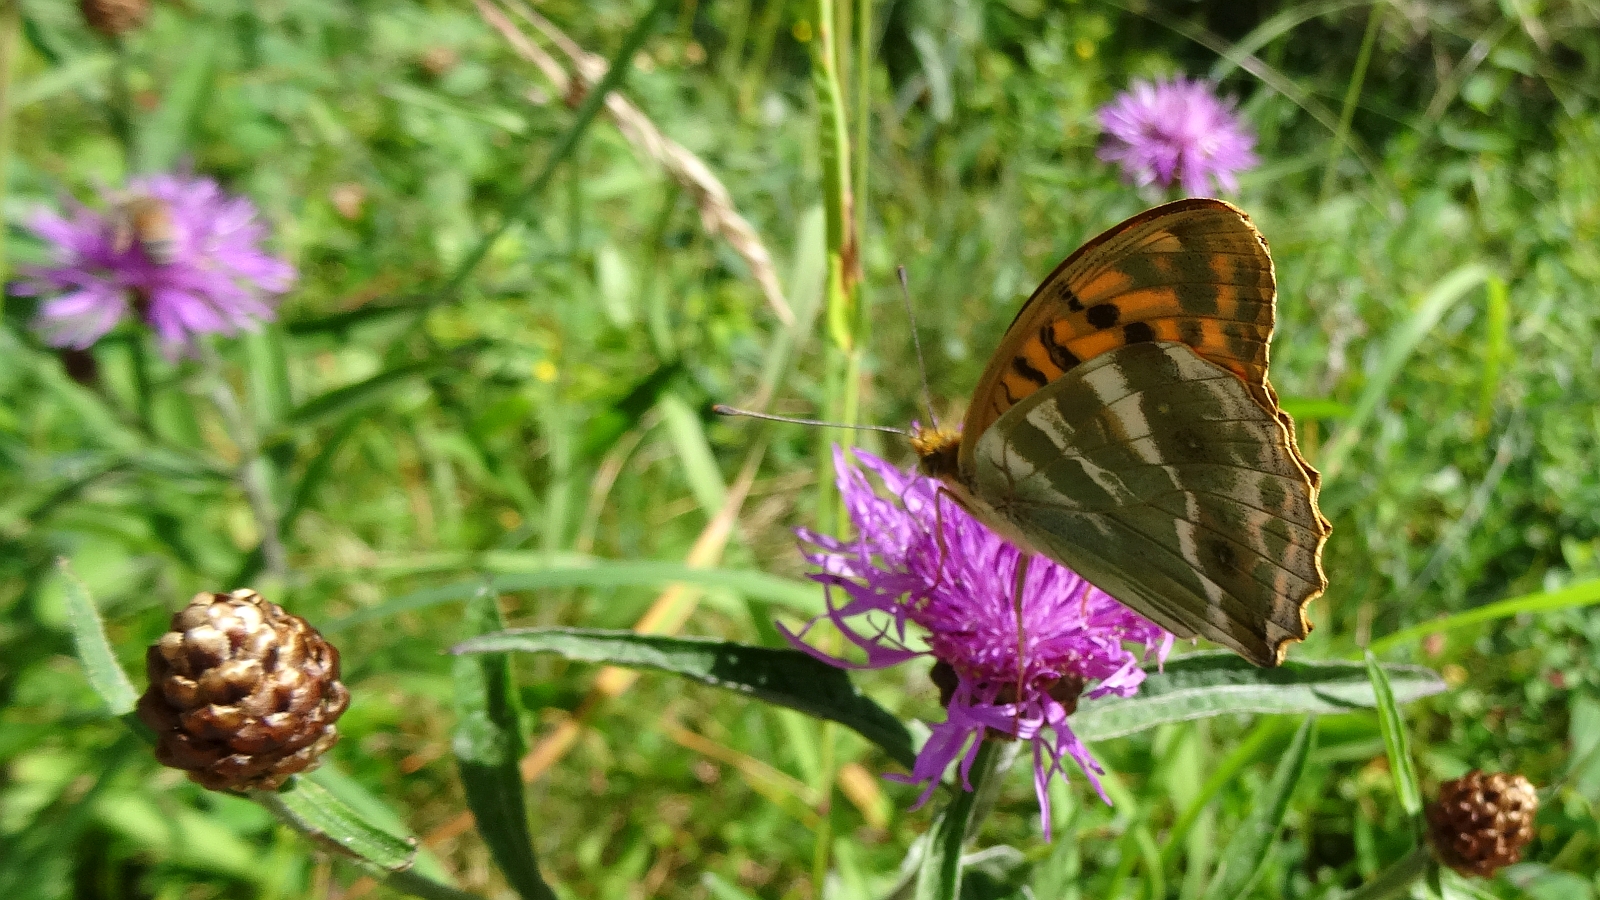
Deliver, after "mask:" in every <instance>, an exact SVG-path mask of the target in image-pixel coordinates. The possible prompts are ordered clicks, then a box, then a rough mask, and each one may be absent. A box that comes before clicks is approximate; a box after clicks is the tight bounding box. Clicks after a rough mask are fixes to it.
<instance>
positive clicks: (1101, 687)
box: [785, 448, 1173, 837]
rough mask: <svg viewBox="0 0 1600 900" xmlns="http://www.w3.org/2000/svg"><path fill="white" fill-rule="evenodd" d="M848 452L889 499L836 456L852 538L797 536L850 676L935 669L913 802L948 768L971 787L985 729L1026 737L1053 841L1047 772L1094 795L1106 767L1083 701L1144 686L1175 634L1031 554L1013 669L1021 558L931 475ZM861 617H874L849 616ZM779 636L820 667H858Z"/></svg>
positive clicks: (914, 775)
mask: <svg viewBox="0 0 1600 900" xmlns="http://www.w3.org/2000/svg"><path fill="white" fill-rule="evenodd" d="M855 455H856V457H857V459H859V460H860V463H861V467H862V468H864V469H865V470H867V472H871V473H872V474H873V475H875V476H877V479H878V480H879V481H881V482H882V484H883V488H884V491H885V493H886V495H887V496H888V497H890V498H893V499H885V498H884V497H881V496H879V495H878V493H877V492H875V491H874V490H873V486H872V483H871V482H870V481H869V479H868V477H867V474H866V472H863V471H862V468H857V467H855V466H852V465H850V463H849V462H848V461H847V460H846V459H845V455H844V451H842V450H839V449H837V448H835V450H834V466H835V469H836V470H837V472H838V478H839V482H838V483H839V493H840V495H841V496H842V497H843V498H844V502H845V506H846V508H847V509H848V510H849V513H850V520H851V521H852V522H853V523H854V524H855V527H856V531H857V533H858V536H857V537H855V538H853V539H851V540H848V541H841V540H837V539H834V538H830V537H827V536H826V535H820V534H816V533H814V532H811V531H807V530H804V529H802V530H801V531H800V539H801V541H802V544H803V546H804V552H805V557H806V559H807V560H808V561H810V562H811V563H813V564H814V565H816V566H818V567H819V568H820V569H821V572H819V573H817V574H814V575H812V576H811V578H812V579H813V580H815V581H819V582H821V583H822V584H825V585H827V586H828V587H829V603H828V612H827V613H826V618H827V619H829V620H830V621H832V622H833V624H834V625H836V626H838V628H839V630H840V631H841V632H843V633H844V636H845V637H846V639H848V640H849V641H850V642H851V643H853V644H855V645H856V646H858V647H860V648H861V649H862V650H863V651H865V653H866V662H865V663H864V664H862V665H861V666H859V667H864V668H879V667H882V666H887V665H892V664H894V663H897V662H901V661H904V660H907V659H911V658H913V657H916V656H923V655H928V656H932V657H933V658H934V660H935V661H936V662H935V665H934V673H933V678H934V681H935V683H936V684H938V685H939V687H940V689H941V693H942V701H943V702H944V704H945V709H946V712H947V717H946V719H945V721H944V722H941V723H939V724H937V725H935V726H933V733H932V735H931V736H930V737H929V738H928V742H927V743H926V744H925V745H923V748H922V751H921V753H919V754H918V756H917V760H916V765H915V767H914V768H913V769H912V772H911V776H910V777H909V778H908V779H906V780H908V781H911V782H926V783H927V789H926V790H925V791H924V792H923V794H922V797H921V799H920V800H919V801H918V803H919V804H920V803H922V802H924V801H926V800H927V799H928V797H929V796H930V795H932V793H933V789H934V787H935V786H936V785H937V784H938V781H939V778H940V776H942V775H943V774H944V771H945V769H947V768H948V767H949V765H950V763H951V762H953V761H955V760H957V759H960V760H961V775H962V780H963V782H964V783H965V782H966V778H967V773H968V771H969V770H970V768H971V767H972V763H973V761H974V759H976V757H977V752H978V745H979V743H980V741H981V739H982V738H983V736H984V734H985V732H986V731H987V732H993V733H995V734H996V735H1004V736H1009V737H1015V738H1017V739H1019V740H1024V741H1028V742H1030V743H1031V744H1032V746H1033V761H1034V789H1035V791H1036V792H1037V793H1038V796H1039V806H1040V815H1041V817H1042V819H1043V822H1044V828H1045V835H1046V837H1048V836H1049V829H1050V815H1049V810H1050V807H1049V797H1048V794H1047V793H1046V789H1047V787H1048V785H1049V781H1050V778H1051V776H1052V775H1054V774H1055V773H1057V772H1060V773H1061V774H1062V775H1065V774H1066V769H1065V768H1064V766H1063V762H1064V760H1065V759H1066V758H1067V757H1071V758H1072V759H1073V760H1076V761H1077V763H1078V766H1079V767H1080V768H1082V769H1083V771H1084V774H1085V775H1087V776H1088V778H1089V780H1090V782H1091V783H1092V784H1094V786H1095V789H1096V790H1097V791H1099V790H1100V783H1099V780H1098V779H1097V778H1096V777H1095V775H1096V774H1097V773H1099V772H1101V771H1103V770H1101V769H1100V767H1099V765H1098V764H1096V763H1095V761H1094V759H1093V758H1092V757H1090V755H1089V751H1088V749H1087V748H1086V747H1084V745H1083V742H1081V741H1079V740H1078V738H1077V736H1076V735H1074V734H1073V733H1072V728H1071V726H1070V725H1069V724H1068V722H1067V716H1069V715H1070V714H1071V713H1072V712H1073V710H1074V709H1076V708H1077V701H1078V698H1079V696H1080V695H1081V696H1083V697H1087V698H1091V699H1092V698H1095V697H1103V696H1106V695H1108V694H1115V695H1117V696H1121V697H1127V696H1131V695H1132V694H1134V693H1135V692H1136V691H1137V690H1138V689H1139V684H1140V683H1141V682H1143V681H1144V675H1145V673H1144V670H1143V669H1141V668H1140V667H1139V664H1140V660H1141V656H1143V657H1144V658H1146V659H1147V658H1149V657H1150V656H1151V655H1154V656H1155V657H1156V659H1157V660H1158V661H1164V660H1165V659H1166V656H1167V652H1168V651H1169V650H1170V649H1171V648H1172V640H1173V639H1172V635H1170V634H1168V633H1167V632H1165V631H1163V630H1162V629H1161V628H1159V627H1157V626H1156V625H1154V624H1152V623H1150V622H1149V621H1147V620H1146V619H1144V618H1143V617H1141V616H1139V615H1138V614H1136V613H1134V612H1132V611H1131V610H1129V609H1127V608H1126V607H1124V606H1122V605H1121V604H1120V603H1118V602H1117V601H1116V600H1113V599H1112V598H1111V596H1110V595H1109V594H1107V593H1105V592H1104V591H1102V590H1100V589H1099V588H1096V587H1094V586H1093V585H1091V584H1089V582H1087V581H1085V580H1083V578H1081V577H1079V576H1078V575H1077V574H1076V573H1074V572H1073V571H1071V570H1070V569H1068V568H1066V567H1065V566H1061V565H1059V564H1057V563H1055V562H1052V561H1050V560H1048V559H1045V558H1043V557H1033V558H1032V559H1031V560H1030V561H1029V563H1028V568H1027V579H1026V582H1025V584H1024V587H1023V590H1022V626H1023V628H1022V638H1023V643H1022V647H1021V648H1020V649H1021V659H1020V663H1019V659H1018V651H1019V647H1018V640H1017V610H1016V596H1015V595H1016V571H1017V566H1018V564H1019V562H1020V560H1021V557H1022V554H1021V552H1020V551H1018V550H1017V548H1016V547H1014V546H1012V545H1011V544H1009V543H1007V542H1006V541H1005V540H1003V539H1002V538H1000V537H999V536H998V535H996V534H995V533H994V532H992V531H990V530H989V529H988V528H987V527H985V526H984V525H983V524H982V523H980V522H979V521H978V520H977V519H974V518H973V517H972V516H971V515H970V514H968V513H967V512H966V511H965V510H963V509H961V508H960V507H959V506H958V505H956V503H955V501H953V500H951V499H950V498H949V497H948V496H941V495H940V493H939V483H938V482H937V481H935V480H934V479H932V478H927V477H924V476H922V475H918V474H914V473H909V472H904V471H902V470H900V469H898V468H896V467H894V466H892V465H890V464H889V463H887V462H885V461H883V460H881V459H878V458H877V457H874V456H872V455H870V454H867V453H863V452H861V451H859V450H858V451H855ZM936 503H937V504H938V510H937V512H935V504H936ZM940 524H942V526H943V532H944V540H943V542H942V545H941V541H940V538H939V535H938V533H937V531H936V529H938V528H939V527H940ZM833 588H839V589H840V590H842V591H844V592H845V593H846V594H847V595H848V597H849V602H848V603H846V604H845V605H844V606H842V607H841V606H836V605H834V602H833V591H832V589H833ZM868 613H876V614H877V615H874V616H872V617H870V618H869V619H861V620H858V621H856V622H850V621H847V620H850V619H855V618H856V617H860V616H864V615H866V614H868ZM819 618H821V617H819ZM908 623H909V624H914V625H917V626H919V627H920V628H922V629H923V630H924V631H925V632H926V645H927V649H926V650H918V649H914V648H913V647H912V646H911V645H910V644H909V643H908V642H907V635H906V631H907V628H906V626H907V624H908ZM812 624H813V625H814V624H815V621H813V622H812ZM809 628H810V626H807V629H808V630H809ZM785 634H786V635H787V636H788V637H789V639H790V641H791V642H793V643H795V645H796V646H798V647H800V648H801V649H803V650H805V651H806V652H808V653H810V654H811V655H813V656H816V657H818V658H819V659H823V660H825V661H827V662H829V663H832V664H834V665H839V666H849V667H857V665H856V664H851V663H847V662H845V661H843V660H839V659H835V658H833V657H830V656H827V655H824V654H822V653H821V652H820V651H817V650H816V649H814V648H811V647H809V646H807V645H805V644H803V643H801V642H800V636H796V635H794V634H791V633H789V632H785ZM802 634H803V633H802ZM1124 642H1127V643H1130V644H1140V645H1143V653H1142V654H1141V653H1136V652H1134V651H1132V650H1129V649H1126V648H1125V647H1124V646H1123V644H1124ZM1019 673H1020V674H1021V676H1022V677H1021V678H1020V679H1019V678H1018V674H1019ZM1019 681H1020V684H1021V688H1020V690H1019V689H1018V684H1019ZM968 787H969V789H970V785H968ZM1101 798H1102V799H1104V798H1105V794H1104V792H1103V791H1102V792H1101ZM1107 802H1109V801H1107Z"/></svg>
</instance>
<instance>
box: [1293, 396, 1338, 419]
mask: <svg viewBox="0 0 1600 900" xmlns="http://www.w3.org/2000/svg"><path fill="white" fill-rule="evenodd" d="M1279 405H1280V406H1282V407H1283V411H1284V412H1286V413H1288V414H1289V415H1291V416H1294V417H1295V419H1297V420H1298V419H1343V418H1345V417H1346V416H1348V415H1350V406H1349V404H1345V403H1340V402H1339V401H1337V400H1320V399H1317V398H1314V397H1284V398H1283V400H1282V401H1281V402H1280V403H1279Z"/></svg>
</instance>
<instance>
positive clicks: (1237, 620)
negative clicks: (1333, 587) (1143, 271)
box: [960, 341, 1327, 665]
mask: <svg viewBox="0 0 1600 900" xmlns="http://www.w3.org/2000/svg"><path fill="white" fill-rule="evenodd" d="M973 451H974V452H973V453H972V455H971V457H970V464H969V465H964V466H963V471H962V472H961V473H960V480H961V481H962V482H963V484H964V486H965V487H966V488H967V490H968V491H969V492H970V493H971V494H972V495H973V496H975V497H976V498H978V499H979V500H980V501H982V504H983V505H985V506H987V507H989V509H988V510H984V511H983V513H984V515H985V518H991V517H993V518H998V519H1000V520H1003V521H1004V523H1005V524H1006V525H1007V526H1009V528H1008V529H1007V530H1008V531H1014V532H1020V533H1021V534H1022V535H1023V536H1024V537H1025V538H1026V539H1027V543H1028V544H1029V545H1031V546H1032V548H1033V549H1035V550H1036V551H1037V552H1040V553H1043V554H1045V555H1046V556H1049V557H1052V558H1054V559H1055V560H1056V561H1058V562H1060V563H1062V564H1064V565H1066V566H1068V567H1070V568H1072V569H1074V570H1076V571H1077V572H1079V573H1080V574H1082V575H1083V576H1084V577H1086V578H1088V579H1089V581H1091V582H1092V583H1094V584H1095V585H1096V586H1098V587H1100V588H1101V589H1102V590H1104V591H1106V592H1107V593H1109V594H1111V595H1112V596H1113V597H1116V598H1117V599H1118V600H1120V601H1122V602H1123V603H1124V604H1126V605H1127V606H1129V607H1131V608H1133V609H1134V610H1136V611H1138V612H1139V613H1141V614H1142V615H1144V616H1146V617H1147V618H1149V619H1151V620H1152V621H1154V622H1155V623H1156V624H1158V625H1161V626H1162V627H1164V628H1166V629H1167V630H1169V631H1172V632H1173V633H1174V634H1177V635H1179V636H1182V637H1192V636H1195V635H1199V636H1202V637H1205V638H1208V639H1210V640H1213V641H1216V642H1217V643H1220V644H1222V645H1224V646H1227V647H1229V648H1231V649H1233V650H1234V651H1236V652H1238V653H1240V654H1241V655H1243V656H1245V657H1246V658H1248V659H1250V660H1252V661H1254V662H1256V663H1257V664H1260V665H1275V664H1277V663H1278V662H1280V661H1281V659H1282V654H1283V650H1284V647H1285V645H1286V644H1287V643H1288V642H1289V641H1297V640H1302V639H1304V638H1305V636H1306V634H1307V633H1308V632H1309V630H1310V623H1309V622H1308V621H1307V619H1306V617H1305V613H1304V610H1305V607H1306V604H1307V603H1309V602H1310V601H1311V600H1312V599H1313V598H1315V597H1316V596H1318V595H1319V594H1320V593H1321V592H1322V591H1323V589H1324V588H1325V587H1326V584H1327V582H1326V579H1325V578H1324V577H1323V573H1322V563H1321V550H1322V544H1323V542H1324V540H1325V539H1326V535H1327V529H1326V523H1325V522H1324V521H1323V520H1322V518H1321V516H1320V514H1319V513H1318V512H1317V509H1316V504H1315V492H1316V489H1315V485H1313V484H1312V483H1310V482H1309V481H1308V479H1307V476H1306V473H1305V469H1304V466H1303V465H1302V464H1301V463H1300V462H1299V458H1298V455H1297V453H1296V451H1295V450H1294V445H1293V438H1292V436H1291V434H1290V433H1289V431H1288V428H1287V426H1286V425H1285V423H1284V422H1283V421H1281V420H1280V418H1279V417H1278V416H1277V415H1275V414H1274V412H1273V411H1269V410H1267V409H1265V408H1263V407H1262V405H1261V404H1260V403H1259V402H1258V401H1257V400H1256V399H1255V398H1253V397H1252V395H1251V392H1250V391H1249V390H1248V389H1247V387H1246V385H1245V384H1244V382H1242V381H1241V380H1240V379H1239V378H1238V377H1237V376H1236V375H1234V374H1233V373H1231V372H1229V371H1228V370H1226V369H1224V368H1222V367H1221V366H1218V365H1216V364H1215V363H1212V362H1209V361H1207V360H1206V359H1203V358H1201V357H1200V356H1199V355H1197V354H1196V353H1195V351H1194V350H1192V349H1191V348H1190V347H1188V346H1186V345H1184V344H1179V343H1169V342H1160V341H1158V342H1149V343H1137V344H1128V345H1126V346H1123V347H1118V348H1115V349H1111V350H1108V351H1107V352H1105V353H1102V354H1100V355H1098V356H1095V357H1094V358H1092V359H1090V360H1088V361H1086V362H1084V363H1083V364H1082V365H1080V366H1078V367H1076V368H1074V369H1073V370H1072V371H1070V372H1068V373H1066V374H1064V375H1063V376H1061V377H1059V378H1057V379H1055V380H1053V381H1051V382H1049V383H1048V384H1047V385H1045V386H1044V387H1042V388H1041V389H1039V390H1038V391H1036V392H1034V393H1032V394H1030V395H1029V396H1027V397H1026V398H1023V399H1022V400H1021V402H1019V403H1017V404H1016V405H1015V406H1013V407H1011V408H1010V409H1009V410H1007V411H1006V413H1005V415H1003V416H1001V417H1000V418H999V419H998V420H997V421H995V422H994V424H993V425H991V426H990V427H989V428H988V429H987V430H986V431H985V432H984V433H983V435H982V436H981V437H980V438H979V439H978V440H977V442H976V445H975V446H974V448H973ZM991 514H992V516H991Z"/></svg>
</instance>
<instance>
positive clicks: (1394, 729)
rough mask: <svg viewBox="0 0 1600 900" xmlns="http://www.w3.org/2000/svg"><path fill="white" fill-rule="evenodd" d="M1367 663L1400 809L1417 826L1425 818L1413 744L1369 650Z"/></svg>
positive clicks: (1378, 666) (1390, 691)
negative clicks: (1421, 818)
mask: <svg viewBox="0 0 1600 900" xmlns="http://www.w3.org/2000/svg"><path fill="white" fill-rule="evenodd" d="M1366 663H1367V675H1368V677H1370V678H1371V679H1372V690H1373V693H1375V694H1376V695H1377V697H1378V727H1379V728H1380V729H1382V731H1383V748H1384V752H1385V753H1387V754H1388V756H1389V773H1390V774H1391V775H1393V776H1394V792H1395V795H1396V796H1397V797H1399V798H1400V808H1401V809H1402V810H1403V811H1404V812H1405V814H1406V816H1407V817H1409V818H1410V819H1411V820H1412V822H1413V823H1415V822H1417V821H1418V820H1419V817H1420V816H1421V815H1422V788H1421V787H1420V786H1419V785H1418V783H1417V769H1416V765H1415V764H1414V763H1413V762H1412V759H1411V742H1410V741H1409V740H1408V739H1407V738H1406V726H1405V720H1404V719H1403V718H1402V717H1401V715H1400V704H1398V703H1397V702H1395V696H1394V688H1393V687H1392V686H1391V685H1390V683H1389V676H1388V674H1387V673H1386V672H1384V670H1383V666H1380V665H1379V664H1378V658H1377V657H1376V656H1373V655H1372V652H1371V651H1370V650H1369V651H1367V655H1366Z"/></svg>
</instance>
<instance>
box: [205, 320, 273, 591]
mask: <svg viewBox="0 0 1600 900" xmlns="http://www.w3.org/2000/svg"><path fill="white" fill-rule="evenodd" d="M201 357H202V360H203V362H204V364H205V379H206V390H207V392H208V393H209V394H210V395H211V402H212V404H213V405H214V406H216V408H217V413H218V415H220V416H221V417H222V424H223V427H224V428H226V429H227V430H228V437H229V438H231V439H232V440H233V442H234V444H235V445H237V446H238V448H239V469H238V474H237V478H238V480H239V488H240V490H242V491H244V496H245V501H246V502H247V503H249V504H250V513H251V516H252V517H253V518H254V519H255V521H256V530H257V531H259V532H260V533H261V545H260V550H261V559H262V563H263V565H264V567H265V568H266V570H267V574H268V575H269V576H270V577H271V578H272V579H273V580H275V581H277V582H279V583H280V584H281V583H282V581H283V580H284V577H285V576H287V575H288V573H289V564H288V557H287V555H286V554H285V553H284V549H283V539H282V535H281V529H282V528H283V523H282V520H281V519H280V518H279V516H278V507H277V504H276V503H275V502H274V501H273V499H272V487H271V484H270V481H271V477H270V470H269V469H268V465H269V464H268V462H267V460H266V458H265V457H263V456H262V455H261V441H260V439H259V437H258V436H257V434H256V429H255V425H254V424H253V423H252V422H251V420H250V417H249V416H247V415H245V412H244V408H243V407H242V406H241V405H240V403H239V398H238V397H237V396H235V395H234V393H233V386H232V385H230V384H228V381H227V378H226V377H225V376H224V375H223V372H222V362H221V360H219V359H218V358H217V355H216V352H215V351H214V350H212V349H211V348H210V347H206V348H204V349H203V350H202V351H201Z"/></svg>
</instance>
